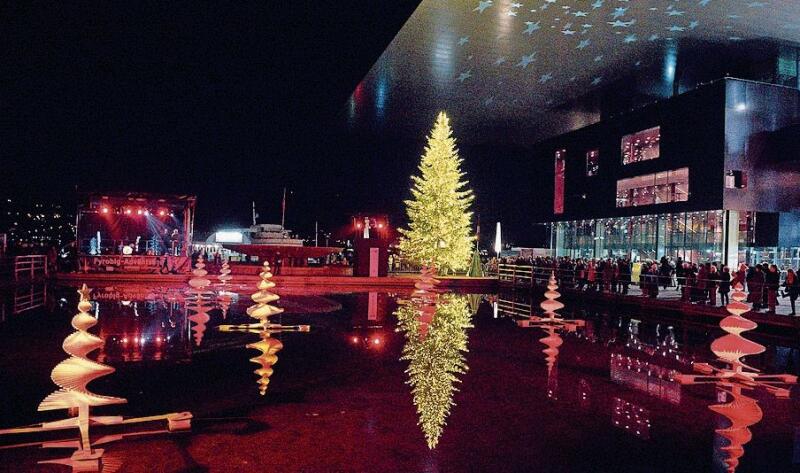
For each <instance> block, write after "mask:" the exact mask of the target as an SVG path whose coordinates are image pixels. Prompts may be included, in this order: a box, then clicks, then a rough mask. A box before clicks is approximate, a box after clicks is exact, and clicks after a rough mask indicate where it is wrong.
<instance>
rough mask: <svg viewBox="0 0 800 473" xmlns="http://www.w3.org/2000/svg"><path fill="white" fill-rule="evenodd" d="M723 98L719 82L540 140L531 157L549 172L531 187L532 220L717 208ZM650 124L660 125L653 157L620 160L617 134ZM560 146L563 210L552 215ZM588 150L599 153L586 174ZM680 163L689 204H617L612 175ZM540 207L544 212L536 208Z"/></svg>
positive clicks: (721, 177)
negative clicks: (656, 155) (534, 208)
mask: <svg viewBox="0 0 800 473" xmlns="http://www.w3.org/2000/svg"><path fill="white" fill-rule="evenodd" d="M724 103H725V84H724V82H719V83H716V84H712V85H709V86H706V87H702V88H700V89H696V90H694V91H691V92H687V93H685V94H683V95H680V96H678V97H675V98H673V99H671V100H668V101H663V102H659V103H655V104H653V105H650V106H647V107H644V108H642V109H639V110H635V111H631V112H628V113H627V114H625V115H620V116H617V117H614V118H609V119H607V120H604V121H603V122H600V123H597V124H595V125H592V126H589V127H586V128H583V129H580V130H576V131H574V132H571V133H568V134H565V135H562V136H559V137H556V138H553V139H550V140H547V141H545V142H543V143H541V144H540V145H538V146H537V147H536V149H535V151H534V160H533V161H534V163H535V166H537V168H538V169H540V170H541V172H542V173H544V174H546V175H548V176H549V179H546V180H545V181H546V182H549V184H548V185H544V186H540V188H539V189H537V190H536V192H535V196H534V199H535V201H536V202H537V205H538V206H539V210H540V211H539V212H537V214H538V215H536V217H538V218H539V219H541V220H539V221H554V220H555V221H561V220H575V219H582V218H598V217H617V216H630V215H645V214H653V213H663V212H684V211H693V210H714V209H720V208H722V186H723V180H724V172H723V167H724V138H725V136H724V124H725V121H724V118H725V115H724ZM655 126H660V127H661V143H660V148H661V149H660V157H659V158H657V159H653V160H649V161H642V162H638V163H632V164H627V165H623V164H622V152H621V140H622V137H623V136H624V135H627V134H630V133H634V132H637V131H641V130H645V129H648V128H651V127H655ZM561 149H565V150H566V156H567V157H566V172H565V189H566V190H565V195H564V213H563V214H560V215H556V214H555V213H554V212H553V211H552V209H553V200H554V196H553V191H554V187H555V186H554V170H553V166H554V160H555V153H556V151H557V150H561ZM592 149H599V150H600V169H599V171H598V173H597V175H595V176H591V177H587V176H586V152H587V151H589V150H592ZM682 167H688V168H689V192H690V194H689V199H688V201H686V202H674V203H669V204H657V205H648V206H639V207H626V208H618V207H616V185H617V181H618V180H619V179H624V178H628V177H634V176H639V175H643V174H650V173H655V172H660V171H667V170H674V169H678V168H682ZM540 182H542V181H540ZM544 205H548V207H547V209H546V210H548V211H542V207H543V206H544Z"/></svg>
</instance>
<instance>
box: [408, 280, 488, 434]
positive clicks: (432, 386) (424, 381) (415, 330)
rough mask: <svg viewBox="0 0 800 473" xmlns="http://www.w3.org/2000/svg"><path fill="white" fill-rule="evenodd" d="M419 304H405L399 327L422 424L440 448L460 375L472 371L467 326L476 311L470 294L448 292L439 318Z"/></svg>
mask: <svg viewBox="0 0 800 473" xmlns="http://www.w3.org/2000/svg"><path fill="white" fill-rule="evenodd" d="M420 309H421V308H420V307H419V304H418V303H417V304H415V303H404V304H401V305H400V306H399V307H398V309H397V311H396V312H395V315H396V316H397V329H398V331H401V332H403V333H404V335H405V338H406V343H405V345H404V346H403V355H402V357H401V359H402V360H406V361H408V369H406V373H407V374H408V378H409V379H408V382H407V384H409V385H410V386H411V394H412V396H413V399H414V405H415V406H416V408H417V414H418V415H419V422H418V424H419V426H420V427H421V428H422V432H423V434H424V435H425V440H426V442H427V444H428V448H430V449H433V448H436V445H438V443H439V438H440V437H441V435H442V431H443V430H444V427H445V425H446V423H447V417H448V416H449V415H450V409H451V408H452V407H453V405H454V402H453V395H454V394H455V392H456V391H458V388H457V387H456V384H457V383H460V382H461V380H460V379H459V375H463V374H464V373H465V372H466V371H467V363H466V360H465V358H464V353H465V352H467V351H468V350H467V338H468V334H467V329H469V328H471V327H472V323H471V319H472V311H471V310H470V308H469V303H468V301H467V298H466V297H465V296H462V295H458V294H444V295H442V296H441V297H440V298H439V302H438V303H437V304H436V308H435V313H434V316H433V319H432V320H431V321H430V322H428V324H425V323H423V321H422V317H421V315H422V312H421V310H420Z"/></svg>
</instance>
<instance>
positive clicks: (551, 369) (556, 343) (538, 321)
mask: <svg viewBox="0 0 800 473" xmlns="http://www.w3.org/2000/svg"><path fill="white" fill-rule="evenodd" d="M544 297H545V300H544V301H543V302H542V303H541V304H539V307H541V308H542V310H543V311H544V317H539V316H536V315H531V316H529V317H525V318H523V319H521V320H518V321H517V325H518V326H520V327H523V328H540V329H542V330H544V331H545V336H544V337H543V338H540V339H539V341H540V342H542V344H544V345H545V346H546V348H545V349H544V350H542V352H543V353H544V354H545V361H546V363H547V380H548V392H547V394H548V396H550V397H554V396H555V393H556V390H557V380H556V377H555V370H556V364H557V363H558V354H559V347H561V345H562V344H563V343H564V340H563V339H562V338H561V334H560V333H559V332H560V331H566V332H574V331H576V330H577V329H578V327H583V326H584V325H586V321H585V320H580V319H576V320H567V319H563V318H561V316H560V315H559V314H558V312H557V311H558V310H560V309H562V308H564V304H562V303H561V302H559V301H558V300H556V299H558V298H559V297H561V293H559V292H558V283H557V281H556V277H555V274H552V273H551V274H550V278H549V280H548V281H547V291H546V292H545V293H544Z"/></svg>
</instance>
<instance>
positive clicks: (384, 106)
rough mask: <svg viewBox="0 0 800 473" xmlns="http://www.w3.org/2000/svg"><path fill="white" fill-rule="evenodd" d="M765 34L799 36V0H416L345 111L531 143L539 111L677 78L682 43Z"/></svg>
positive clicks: (373, 122) (415, 128) (419, 127)
mask: <svg viewBox="0 0 800 473" xmlns="http://www.w3.org/2000/svg"><path fill="white" fill-rule="evenodd" d="M765 38H769V39H779V40H782V41H793V42H800V1H797V0H764V1H756V0H681V1H678V0H675V1H671V0H657V1H654V0H649V1H648V0H636V1H633V0H632V1H628V0H536V1H530V0H527V1H525V0H474V1H463V0H423V1H422V2H421V4H420V5H419V7H418V8H417V9H416V11H415V12H414V13H413V14H412V16H411V18H410V19H409V20H408V22H406V24H405V25H404V26H403V28H402V29H401V30H400V32H399V33H398V34H397V36H396V37H395V38H394V40H393V41H392V43H391V44H390V45H389V47H388V48H387V49H386V50H385V51H384V53H383V54H382V55H381V57H380V58H379V60H378V61H377V62H376V63H375V64H374V66H373V67H372V69H371V70H370V72H369V73H368V74H367V76H366V77H365V78H364V80H363V81H362V82H361V83H360V84H359V85H358V86H357V87H356V89H355V91H354V92H353V94H352V96H351V98H350V100H349V102H348V104H347V106H346V111H345V113H346V114H347V115H348V121H349V123H350V125H351V127H353V128H354V129H359V128H373V129H374V128H375V127H379V128H380V127H382V128H383V129H384V130H391V131H392V132H395V131H397V133H400V134H406V135H410V136H419V135H420V133H422V134H425V133H426V131H427V130H429V129H430V127H431V125H432V124H433V122H434V119H435V115H436V112H437V111H438V110H440V109H445V110H446V111H448V112H449V113H450V115H451V119H452V123H453V126H454V129H455V130H456V135H457V137H459V138H460V139H461V140H462V141H464V140H467V141H481V137H482V135H484V136H485V135H486V134H488V133H489V132H490V130H491V129H492V128H506V129H513V130H515V133H516V134H517V136H516V138H518V139H521V140H522V141H529V140H526V139H525V138H526V136H528V137H529V136H531V135H535V134H536V131H535V130H536V129H537V128H538V127H540V126H541V125H542V124H545V123H546V122H547V120H548V115H547V114H546V112H548V111H550V110H553V109H555V108H557V107H558V106H559V105H562V104H564V103H567V102H569V101H571V100H573V99H575V98H577V97H581V96H585V95H587V94H588V93H591V92H592V91H593V90H597V89H599V88H602V87H604V86H606V85H607V84H609V83H611V82H613V81H614V80H615V79H616V78H618V77H620V76H622V75H624V74H628V73H630V72H631V71H634V70H636V69H637V68H644V67H647V68H653V69H656V70H659V69H660V70H662V71H663V74H664V76H665V77H667V78H668V76H669V75H670V74H672V75H673V76H674V74H675V61H676V58H675V55H676V45H677V44H678V43H679V42H683V41H694V40H697V41H702V42H706V43H707V42H711V43H715V44H722V45H726V46H736V45H742V44H745V42H748V41H751V40H757V39H765ZM569 119H570V120H572V121H573V122H574V123H572V125H574V126H573V128H578V127H580V126H584V125H586V124H589V123H591V122H592V121H594V120H596V117H593V116H588V115H587V116H582V115H581V114H580V113H573V114H572V115H571V116H570V117H569ZM398 130H399V131H398Z"/></svg>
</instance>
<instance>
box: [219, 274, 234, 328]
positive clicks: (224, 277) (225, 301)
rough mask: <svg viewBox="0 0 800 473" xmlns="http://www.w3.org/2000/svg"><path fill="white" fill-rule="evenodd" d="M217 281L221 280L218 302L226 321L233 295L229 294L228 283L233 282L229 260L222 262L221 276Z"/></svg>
mask: <svg viewBox="0 0 800 473" xmlns="http://www.w3.org/2000/svg"><path fill="white" fill-rule="evenodd" d="M217 279H218V280H219V285H220V290H219V294H218V301H219V308H220V310H221V311H222V318H223V319H224V318H225V317H227V315H228V309H230V307H231V299H232V295H231V293H230V292H228V290H227V289H228V282H229V281H230V280H231V267H230V265H229V264H228V260H227V259H225V261H223V262H222V268H221V269H220V270H219V275H217Z"/></svg>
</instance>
